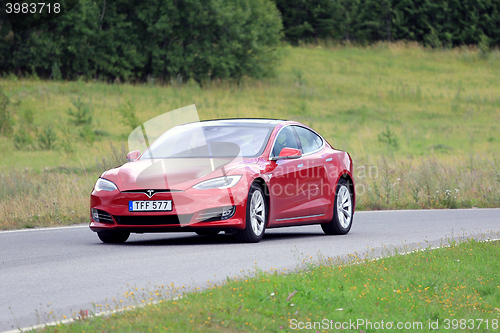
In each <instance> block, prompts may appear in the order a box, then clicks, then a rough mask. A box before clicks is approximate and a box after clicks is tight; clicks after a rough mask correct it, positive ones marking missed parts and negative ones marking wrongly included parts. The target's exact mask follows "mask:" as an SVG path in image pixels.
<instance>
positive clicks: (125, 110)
mask: <svg viewBox="0 0 500 333" xmlns="http://www.w3.org/2000/svg"><path fill="white" fill-rule="evenodd" d="M118 112H119V113H120V115H121V116H122V123H123V124H124V125H125V126H127V127H128V128H130V129H131V130H134V129H136V128H137V127H138V126H140V125H141V122H140V121H139V118H137V115H136V114H135V106H134V105H133V104H132V103H131V102H130V101H128V102H127V103H126V104H124V105H121V106H120V108H119V109H118Z"/></svg>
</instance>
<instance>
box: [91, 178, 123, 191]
mask: <svg viewBox="0 0 500 333" xmlns="http://www.w3.org/2000/svg"><path fill="white" fill-rule="evenodd" d="M117 189H118V187H117V186H116V185H115V183H113V182H112V181H109V180H107V179H104V178H99V179H98V180H97V182H96V183H95V186H94V190H96V191H108V192H111V191H114V190H117Z"/></svg>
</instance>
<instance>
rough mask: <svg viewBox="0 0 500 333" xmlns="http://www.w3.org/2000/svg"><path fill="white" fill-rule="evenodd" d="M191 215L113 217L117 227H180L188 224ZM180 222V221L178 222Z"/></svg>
mask: <svg viewBox="0 0 500 333" xmlns="http://www.w3.org/2000/svg"><path fill="white" fill-rule="evenodd" d="M192 217H193V214H187V215H153V216H115V219H116V223H117V224H119V225H180V224H181V223H189V221H191V218H192ZM179 220H180V221H179Z"/></svg>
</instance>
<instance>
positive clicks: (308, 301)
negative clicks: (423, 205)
mask: <svg viewBox="0 0 500 333" xmlns="http://www.w3.org/2000/svg"><path fill="white" fill-rule="evenodd" d="M499 250H500V242H498V241H496V242H478V241H475V240H473V239H469V240H468V241H466V242H463V243H460V244H457V243H455V242H454V241H451V246H450V247H447V248H441V249H436V250H429V249H427V250H423V251H418V252H414V253H411V254H408V255H400V254H396V255H393V256H391V257H385V258H382V259H380V260H373V259H362V258H358V257H357V256H352V257H350V258H347V259H325V260H322V261H320V262H316V263H310V264H309V266H308V268H307V269H306V270H298V271H295V272H291V273H286V274H285V272H259V271H257V273H256V274H255V275H254V276H246V277H242V278H238V279H235V280H229V279H228V282H226V283H224V284H222V285H216V286H209V288H208V289H207V290H205V291H202V292H195V293H192V292H188V293H184V294H183V295H182V296H183V297H182V298H180V299H177V300H166V299H164V298H163V296H162V294H164V295H165V296H166V293H167V292H169V293H170V294H174V293H180V294H182V288H181V289H179V288H171V289H168V290H169V291H167V292H166V290H167V289H163V288H160V289H158V290H155V291H153V292H151V293H149V294H148V295H142V296H143V298H146V299H148V297H150V298H149V299H150V300H152V299H153V298H155V299H159V303H158V304H156V305H147V306H145V307H142V308H139V309H135V310H132V311H127V312H124V313H119V314H114V315H112V316H109V317H99V318H90V319H89V318H88V317H85V316H84V317H83V318H82V317H80V319H79V320H77V321H76V322H73V323H71V324H69V325H60V326H57V327H49V328H46V329H45V330H44V332H95V331H100V332H111V331H118V332H160V331H162V332H163V331H165V332H192V331H194V332H253V331H256V332H291V331H294V330H295V329H297V328H299V327H305V328H311V329H310V330H307V329H306V331H311V332H318V331H319V332H334V331H338V330H339V329H338V328H339V327H338V326H339V325H342V324H343V323H348V324H343V325H344V326H346V327H347V326H348V327H347V329H345V330H343V331H346V332H361V331H362V332H375V331H380V329H381V328H380V327H382V326H380V325H382V324H381V323H382V321H383V322H384V325H385V326H383V327H384V328H385V329H387V328H388V326H387V325H388V323H392V325H393V329H394V330H395V331H405V330H406V331H419V332H420V331H422V332H431V331H436V330H433V329H432V328H438V330H437V331H443V330H446V328H447V327H448V328H449V330H450V331H467V329H466V328H468V331H474V332H491V331H496V330H498V329H499V326H498V325H499V324H500V322H499V318H500V286H499V282H498V281H499V273H498V272H499V271H500V261H499V260H498V251H499ZM134 292H135V293H137V294H138V295H140V292H138V291H136V290H133V291H131V292H127V293H126V294H125V295H124V296H125V297H126V298H128V299H130V298H135V297H138V295H136V294H134ZM116 304H117V305H116V306H118V305H120V304H121V303H119V302H116ZM138 304H141V302H138ZM109 306H110V305H109V304H108V307H109ZM110 307H111V308H112V307H113V306H112V305H111V306H110ZM368 321H370V322H371V325H372V326H370V324H368ZM315 323H316V324H315ZM352 323H356V324H359V326H355V327H354V326H352V325H353V324H352ZM398 323H401V324H400V325H403V326H402V328H403V329H401V328H400V329H396V328H397V326H396V325H398ZM420 323H421V324H420ZM314 325H316V326H314ZM336 325H337V326H336ZM405 325H406V326H405ZM408 325H409V326H411V328H408V327H409V326H408ZM420 325H422V326H420ZM429 325H433V326H431V328H429V327H430V326H429ZM436 325H437V326H436ZM377 327H379V329H376V328H377ZM405 328H406V329H405Z"/></svg>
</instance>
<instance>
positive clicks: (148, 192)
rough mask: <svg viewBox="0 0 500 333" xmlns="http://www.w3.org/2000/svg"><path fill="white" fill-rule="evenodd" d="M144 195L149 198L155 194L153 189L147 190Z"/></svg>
mask: <svg viewBox="0 0 500 333" xmlns="http://www.w3.org/2000/svg"><path fill="white" fill-rule="evenodd" d="M146 195H147V196H148V197H150V198H151V197H152V196H153V195H155V190H147V191H146Z"/></svg>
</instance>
